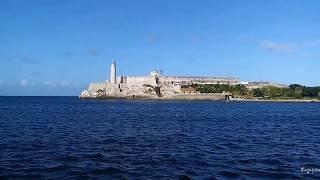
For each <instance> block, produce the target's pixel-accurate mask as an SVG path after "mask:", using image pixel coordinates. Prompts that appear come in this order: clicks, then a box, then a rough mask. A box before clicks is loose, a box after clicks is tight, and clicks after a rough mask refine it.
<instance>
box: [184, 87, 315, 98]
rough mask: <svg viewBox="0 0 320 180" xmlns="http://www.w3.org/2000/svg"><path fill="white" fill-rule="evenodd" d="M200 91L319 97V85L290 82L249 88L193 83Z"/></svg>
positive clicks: (285, 96) (264, 96) (272, 96)
mask: <svg viewBox="0 0 320 180" xmlns="http://www.w3.org/2000/svg"><path fill="white" fill-rule="evenodd" d="M184 87H193V88H195V89H196V90H197V91H198V92H200V93H222V92H230V93H232V94H233V95H234V96H241V97H261V98H296V99H300V98H305V97H308V98H320V87H307V86H303V85H300V84H291V85H290V86H288V87H275V86H264V87H261V88H256V89H249V88H247V87H246V86H245V85H242V84H237V85H229V84H193V85H191V86H184Z"/></svg>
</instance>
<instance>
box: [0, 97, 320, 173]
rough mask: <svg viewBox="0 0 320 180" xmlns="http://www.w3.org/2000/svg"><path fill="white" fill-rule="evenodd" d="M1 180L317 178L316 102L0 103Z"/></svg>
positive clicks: (319, 128)
mask: <svg viewBox="0 0 320 180" xmlns="http://www.w3.org/2000/svg"><path fill="white" fill-rule="evenodd" d="M302 168H304V170H301V169H302ZM317 169H318V170H319V171H317ZM10 178H13V179H15V178H22V179H30V178H33V179H41V178H43V179H46V178H53V179H61V178H72V179H73V178H102V179H105V178H107V179H109V178H111V179H113V178H114V179H120V178H122V179H127V178H128V179H136V178H139V179H180V178H181V179H188V178H192V179H216V178H217V179H228V178H232V179H233V178H239V179H250V178H253V179H255V178H257V179H268V178H270V179H299V178H320V104H317V103H270V102H268V103H257V102H241V103H236V102H230V103H225V102H211V101H140V100H136V101H126V100H79V99H78V98H77V97H0V179H10Z"/></svg>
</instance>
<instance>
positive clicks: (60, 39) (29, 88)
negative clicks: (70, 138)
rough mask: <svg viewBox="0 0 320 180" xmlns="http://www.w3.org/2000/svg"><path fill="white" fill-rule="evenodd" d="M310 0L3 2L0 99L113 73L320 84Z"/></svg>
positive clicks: (314, 0) (73, 90)
mask: <svg viewBox="0 0 320 180" xmlns="http://www.w3.org/2000/svg"><path fill="white" fill-rule="evenodd" d="M319 7H320V1H318V0H306V1H301V0H279V1H276V0H270V1H254V0H237V1H235V0H223V1H222V0H219V1H218V0H201V1H196V0H190V1H186V0H136V1H132V0H117V1H116V0H113V1H111V0H109V1H108V0H90V1H89V0H87V1H85V0H82V1H79V0H66V1H64V0H43V1H40V0H28V1H25V0H1V1H0V42H1V43H0V62H1V65H0V95H78V94H79V93H80V91H81V90H83V89H85V88H87V86H88V84H89V83H90V82H91V81H104V80H107V79H109V68H110V63H111V60H112V59H113V58H115V59H116V60H117V68H118V74H119V75H148V74H149V72H150V71H151V70H153V69H162V70H163V72H164V74H166V75H203V76H235V77H239V78H240V79H241V80H242V81H274V82H280V83H287V84H290V83H301V84H305V85H320V82H319V77H320V71H319V67H320V51H319V50H320V23H319V22H320V12H319Z"/></svg>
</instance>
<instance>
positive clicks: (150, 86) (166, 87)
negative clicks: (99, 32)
mask: <svg viewBox="0 0 320 180" xmlns="http://www.w3.org/2000/svg"><path fill="white" fill-rule="evenodd" d="M110 72H111V73H110V74H111V75H112V76H110V77H111V78H113V79H111V80H109V81H106V82H95V83H91V84H90V86H89V88H88V89H87V90H85V91H83V92H82V93H81V95H80V97H84V98H87V97H88V98H95V97H103V96H105V97H131V96H133V97H135V96H145V97H157V96H159V94H161V96H162V97H172V96H176V95H183V94H185V93H186V92H184V91H182V90H181V87H182V86H184V85H192V84H230V85H235V84H242V83H241V82H240V79H239V78H234V77H198V76H162V75H160V74H159V73H158V72H157V71H152V72H151V73H150V75H149V76H120V77H116V64H115V61H113V63H112V65H111V71H110ZM266 84H267V85H270V84H268V82H259V83H246V86H248V87H253V88H256V87H259V86H260V87H261V86H264V85H266Z"/></svg>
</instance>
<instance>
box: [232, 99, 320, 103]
mask: <svg viewBox="0 0 320 180" xmlns="http://www.w3.org/2000/svg"><path fill="white" fill-rule="evenodd" d="M230 101H234V102H297V103H320V101H319V100H317V99H241V98H232V99H231V100H230Z"/></svg>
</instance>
